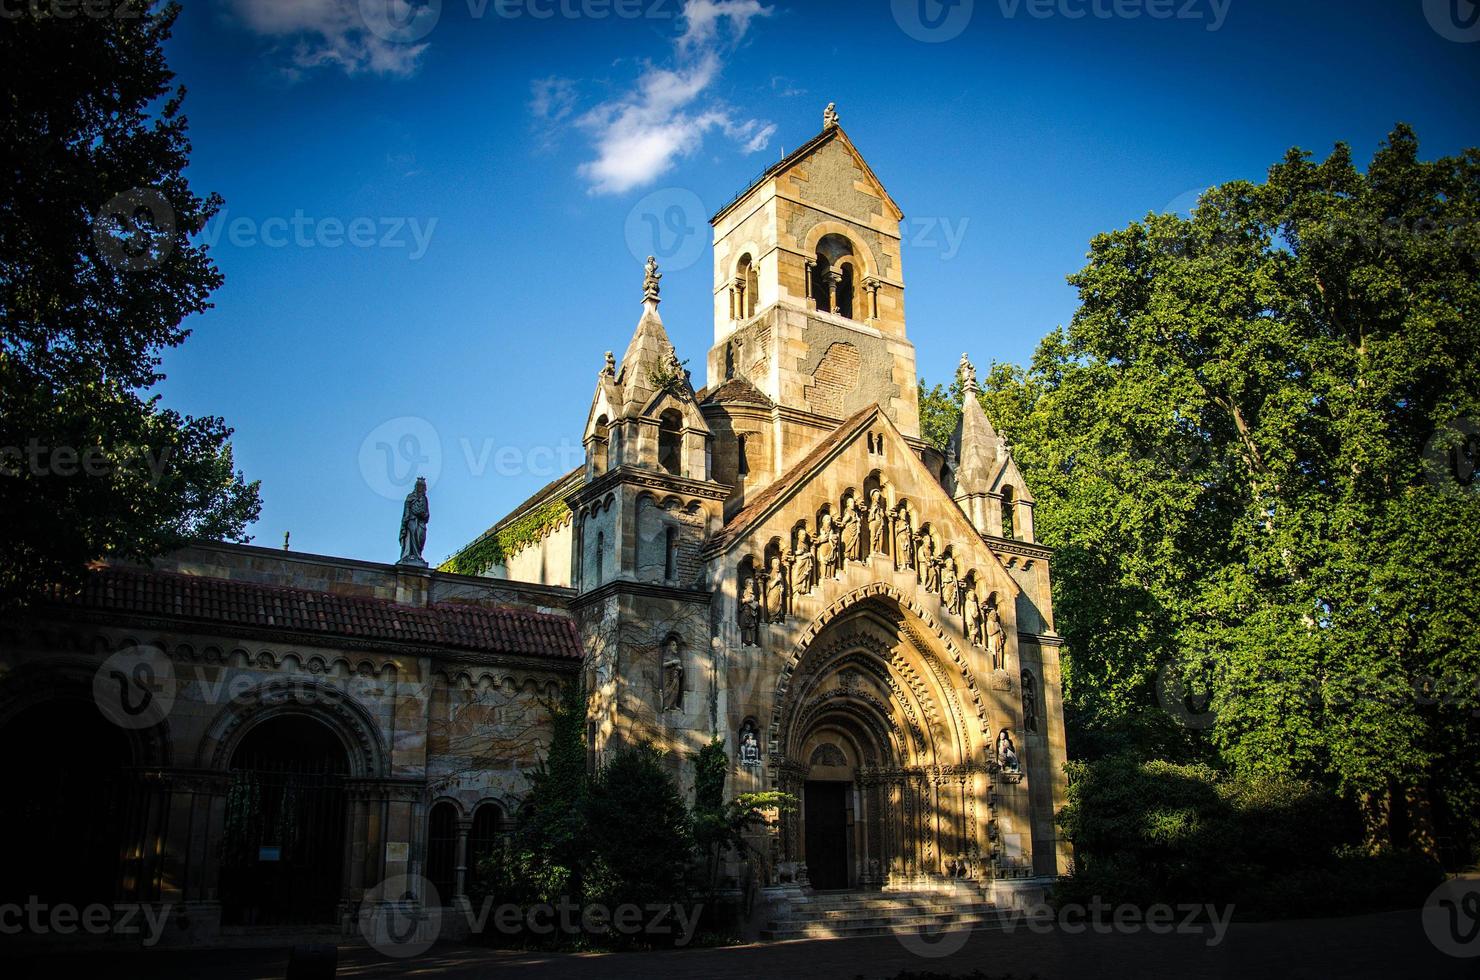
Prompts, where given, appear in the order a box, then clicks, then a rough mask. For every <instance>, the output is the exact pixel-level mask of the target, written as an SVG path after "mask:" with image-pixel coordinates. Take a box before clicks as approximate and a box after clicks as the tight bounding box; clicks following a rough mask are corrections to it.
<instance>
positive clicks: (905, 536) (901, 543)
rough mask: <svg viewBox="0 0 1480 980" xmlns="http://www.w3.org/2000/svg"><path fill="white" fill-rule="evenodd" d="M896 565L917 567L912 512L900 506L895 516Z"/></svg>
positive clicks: (897, 567)
mask: <svg viewBox="0 0 1480 980" xmlns="http://www.w3.org/2000/svg"><path fill="white" fill-rule="evenodd" d="M894 567H895V568H896V569H899V570H901V571H902V570H904V569H906V568H914V567H915V530H914V528H912V527H910V512H909V511H908V510H906V509H905V508H904V507H900V508H899V510H898V512H897V513H896V514H895V517H894Z"/></svg>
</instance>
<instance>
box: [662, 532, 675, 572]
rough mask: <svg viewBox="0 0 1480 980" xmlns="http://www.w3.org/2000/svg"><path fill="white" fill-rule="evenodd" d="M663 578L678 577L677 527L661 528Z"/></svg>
mask: <svg viewBox="0 0 1480 980" xmlns="http://www.w3.org/2000/svg"><path fill="white" fill-rule="evenodd" d="M663 578H665V579H667V580H668V581H670V582H671V581H672V580H674V579H676V578H678V529H677V528H674V527H668V528H665V529H664V530H663Z"/></svg>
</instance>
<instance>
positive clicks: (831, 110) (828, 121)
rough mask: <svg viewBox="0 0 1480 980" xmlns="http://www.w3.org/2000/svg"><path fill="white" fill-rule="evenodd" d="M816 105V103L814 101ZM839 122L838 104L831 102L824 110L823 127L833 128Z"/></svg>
mask: <svg viewBox="0 0 1480 980" xmlns="http://www.w3.org/2000/svg"><path fill="white" fill-rule="evenodd" d="M814 105H815V103H814ZM837 124H838V104H837V103H836V102H829V103H828V104H827V108H826V109H823V110H822V128H823V129H832V128H833V127H834V126H836V125H837Z"/></svg>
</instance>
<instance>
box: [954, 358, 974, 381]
mask: <svg viewBox="0 0 1480 980" xmlns="http://www.w3.org/2000/svg"><path fill="white" fill-rule="evenodd" d="M956 377H957V378H959V379H961V387H962V388H975V387H976V386H977V384H976V368H975V367H974V366H972V363H971V358H969V357H967V356H966V355H965V354H962V355H961V364H960V366H959V367H957V368H956Z"/></svg>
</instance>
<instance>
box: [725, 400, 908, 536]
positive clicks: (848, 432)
mask: <svg viewBox="0 0 1480 980" xmlns="http://www.w3.org/2000/svg"><path fill="white" fill-rule="evenodd" d="M878 410H879V406H878V405H870V406H869V407H868V408H865V409H863V410H861V411H860V412H858V413H857V414H855V415H854V416H853V417H852V418H850V419H847V420H846V421H844V422H843V423H842V424H841V425H839V426H838V427H837V428H836V429H834V430H832V431H831V432H829V433H828V434H827V435H825V436H823V437H822V438H821V439H819V440H818V442H817V445H815V446H813V447H812V451H811V452H809V453H807V455H805V456H803V457H802V458H801V459H800V460H798V461H797V464H796V465H795V466H793V467H792V468H791V469H789V470H787V471H786V472H785V473H783V474H782V475H781V476H780V477H778V478H777V479H776V481H775V482H774V483H772V484H771V485H770V486H768V487H766V489H764V490H762V491H761V492H760V493H759V494H758V495H757V496H756V497H755V499H754V500H752V501H751V502H750V503H748V504H746V505H745V509H744V510H742V511H741V512H740V513H738V514H736V515H735V516H734V517H732V518H730V520H729V522H728V523H726V524H725V526H724V528H723V529H722V530H721V531H720V532H719V533H718V534H716V535H715V536H714V537H713V538H710V540H709V544H708V545H706V546H705V548H704V551H705V553H706V554H712V553H714V552H717V551H722V550H723V549H724V548H726V547H727V546H729V544H730V543H731V542H733V541H734V540H735V539H736V538H738V537H740V536H741V535H742V534H744V533H745V532H746V531H749V530H750V526H751V525H752V524H754V523H755V522H757V521H759V520H760V519H761V518H762V517H763V516H765V514H766V513H767V512H768V511H770V509H771V508H772V507H774V506H775V505H776V504H778V503H780V502H781V500H782V498H784V497H785V496H786V495H787V494H788V493H790V492H791V489H792V487H795V486H796V485H797V484H799V483H801V482H802V481H803V480H805V479H806V478H807V477H808V476H809V475H811V473H812V471H813V470H815V469H816V468H817V467H818V466H820V465H821V464H822V462H823V460H825V459H826V458H827V455H828V454H829V453H831V452H832V451H833V450H834V449H836V448H837V447H839V446H841V445H842V444H843V443H845V442H847V441H848V440H849V439H852V438H853V437H855V436H857V435H858V433H859V432H860V431H861V430H862V429H863V428H864V426H865V425H866V424H867V423H868V421H869V420H870V419H872V418H873V417H874V414H875V413H876V412H878Z"/></svg>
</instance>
